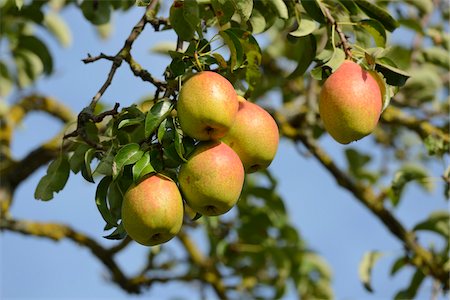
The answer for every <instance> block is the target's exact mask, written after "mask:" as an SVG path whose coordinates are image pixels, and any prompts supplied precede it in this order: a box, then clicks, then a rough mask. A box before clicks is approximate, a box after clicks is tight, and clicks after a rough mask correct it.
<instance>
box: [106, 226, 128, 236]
mask: <svg viewBox="0 0 450 300" xmlns="http://www.w3.org/2000/svg"><path fill="white" fill-rule="evenodd" d="M126 236H127V232H126V231H125V228H124V227H123V223H120V224H119V226H117V228H116V230H114V231H113V232H112V233H111V234H110V235H106V236H104V238H105V239H108V240H123V239H124V238H125V237H126Z"/></svg>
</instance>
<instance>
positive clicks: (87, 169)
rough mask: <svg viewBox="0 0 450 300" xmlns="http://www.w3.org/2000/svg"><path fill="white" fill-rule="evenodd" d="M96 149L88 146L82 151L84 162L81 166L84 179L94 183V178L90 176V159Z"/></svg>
mask: <svg viewBox="0 0 450 300" xmlns="http://www.w3.org/2000/svg"><path fill="white" fill-rule="evenodd" d="M95 152H96V149H95V148H89V149H88V150H87V151H86V152H85V153H84V164H83V165H82V166H81V175H82V176H83V178H84V179H86V180H87V181H89V182H92V183H95V182H94V178H93V177H92V169H91V161H92V159H93V158H94V155H95Z"/></svg>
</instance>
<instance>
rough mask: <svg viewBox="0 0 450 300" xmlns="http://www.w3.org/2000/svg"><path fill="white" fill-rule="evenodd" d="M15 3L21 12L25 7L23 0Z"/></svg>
mask: <svg viewBox="0 0 450 300" xmlns="http://www.w3.org/2000/svg"><path fill="white" fill-rule="evenodd" d="M14 2H15V3H16V7H17V9H18V10H21V9H22V6H23V0H15V1H14Z"/></svg>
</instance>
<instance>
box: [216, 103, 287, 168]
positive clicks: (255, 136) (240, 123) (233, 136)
mask: <svg viewBox="0 0 450 300" xmlns="http://www.w3.org/2000/svg"><path fill="white" fill-rule="evenodd" d="M238 100H239V110H238V113H237V115H236V120H235V122H234V124H233V126H232V127H231V129H230V131H229V132H228V134H227V135H226V136H225V137H223V138H222V141H223V142H224V143H225V144H227V145H228V146H230V147H231V149H233V150H234V151H235V152H236V153H237V154H238V155H239V157H240V159H241V161H242V164H243V165H244V169H245V172H247V173H252V172H256V171H258V170H261V169H265V168H267V167H268V166H269V165H270V163H271V162H272V160H273V159H274V157H275V154H276V153H277V149H278V142H279V133H278V126H277V123H276V122H275V120H274V119H273V118H272V116H271V115H270V114H269V113H268V112H267V111H265V110H264V109H263V108H262V107H260V106H258V105H257V104H254V103H252V102H249V101H247V100H245V99H244V98H243V97H241V96H238Z"/></svg>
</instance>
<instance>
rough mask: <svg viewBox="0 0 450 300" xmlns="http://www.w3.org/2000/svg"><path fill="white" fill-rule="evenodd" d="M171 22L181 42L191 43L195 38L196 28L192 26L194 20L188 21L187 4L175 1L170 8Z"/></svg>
mask: <svg viewBox="0 0 450 300" xmlns="http://www.w3.org/2000/svg"><path fill="white" fill-rule="evenodd" d="M197 16H198V15H197ZM194 18H195V17H194ZM169 21H170V24H171V25H172V27H173V29H174V30H175V32H176V34H177V35H178V37H179V38H180V39H181V40H183V41H190V40H191V39H192V38H193V37H194V33H195V27H193V26H192V24H191V21H192V20H189V21H188V20H187V19H186V15H185V2H182V1H174V3H173V4H172V6H171V7H170V15H169Z"/></svg>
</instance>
